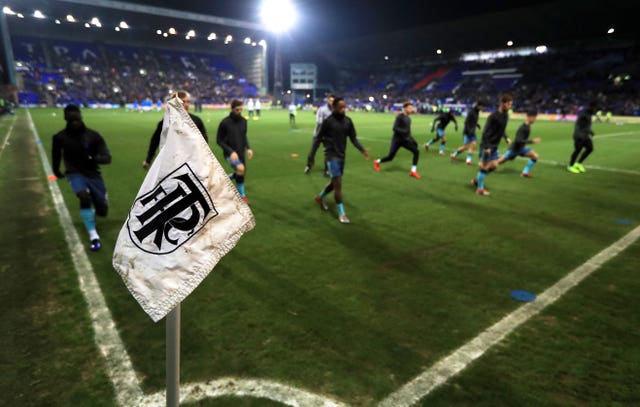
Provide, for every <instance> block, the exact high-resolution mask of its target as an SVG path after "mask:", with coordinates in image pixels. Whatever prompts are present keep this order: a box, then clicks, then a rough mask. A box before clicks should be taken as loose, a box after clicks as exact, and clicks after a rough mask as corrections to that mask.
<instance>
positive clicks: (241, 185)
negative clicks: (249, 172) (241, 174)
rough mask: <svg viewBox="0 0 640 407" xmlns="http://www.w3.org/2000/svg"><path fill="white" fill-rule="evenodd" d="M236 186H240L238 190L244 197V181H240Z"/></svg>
mask: <svg viewBox="0 0 640 407" xmlns="http://www.w3.org/2000/svg"><path fill="white" fill-rule="evenodd" d="M236 187H237V188H238V192H240V196H241V197H243V198H244V197H245V195H244V182H238V183H237V184H236Z"/></svg>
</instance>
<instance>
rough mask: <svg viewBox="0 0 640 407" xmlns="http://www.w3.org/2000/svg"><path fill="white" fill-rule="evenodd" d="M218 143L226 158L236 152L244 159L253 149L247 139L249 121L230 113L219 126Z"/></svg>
mask: <svg viewBox="0 0 640 407" xmlns="http://www.w3.org/2000/svg"><path fill="white" fill-rule="evenodd" d="M216 141H217V142H218V145H219V146H220V147H221V148H222V151H223V154H224V156H225V157H229V156H230V155H231V153H233V152H234V151H235V152H236V154H238V156H239V157H241V158H242V157H244V152H245V151H246V150H247V149H250V148H251V147H250V146H249V139H247V119H245V118H244V117H242V116H237V115H234V114H233V113H229V116H227V117H225V118H224V119H222V121H221V122H220V125H219V126H218V135H217V137H216Z"/></svg>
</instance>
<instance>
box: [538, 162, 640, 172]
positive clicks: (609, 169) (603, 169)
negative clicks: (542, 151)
mask: <svg viewBox="0 0 640 407" xmlns="http://www.w3.org/2000/svg"><path fill="white" fill-rule="evenodd" d="M538 162H539V163H542V164H550V165H557V166H560V167H566V166H567V164H565V163H560V162H558V161H553V160H538ZM584 168H586V169H589V170H600V171H608V172H616V173H619V174H631V175H640V171H635V170H625V169H623V168H610V167H601V166H599V165H585V166H584Z"/></svg>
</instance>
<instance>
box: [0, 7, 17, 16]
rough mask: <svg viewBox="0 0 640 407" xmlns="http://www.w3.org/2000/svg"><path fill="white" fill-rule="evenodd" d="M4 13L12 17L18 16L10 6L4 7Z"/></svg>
mask: <svg viewBox="0 0 640 407" xmlns="http://www.w3.org/2000/svg"><path fill="white" fill-rule="evenodd" d="M2 12H3V13H4V14H7V15H10V16H15V15H16V12H15V11H13V10H11V7H9V6H4V7H2Z"/></svg>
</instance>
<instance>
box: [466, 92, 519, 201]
mask: <svg viewBox="0 0 640 407" xmlns="http://www.w3.org/2000/svg"><path fill="white" fill-rule="evenodd" d="M511 106H513V97H512V96H511V95H509V94H503V95H502V96H501V97H500V106H499V107H498V110H497V111H495V112H493V113H491V114H490V115H489V117H488V118H487V122H486V123H485V125H484V129H483V130H482V141H481V142H480V163H479V166H480V170H479V171H478V175H477V176H476V178H474V179H473V180H472V182H473V183H474V184H475V185H476V193H477V194H478V195H489V191H487V190H486V189H485V187H484V179H485V177H486V176H487V175H488V174H489V173H490V172H492V171H494V170H495V169H496V168H498V160H499V158H500V155H499V153H498V145H499V144H500V140H501V139H502V138H504V139H505V141H506V143H507V145H509V144H511V142H510V141H509V137H507V133H506V129H507V122H508V121H509V110H510V109H511Z"/></svg>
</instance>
